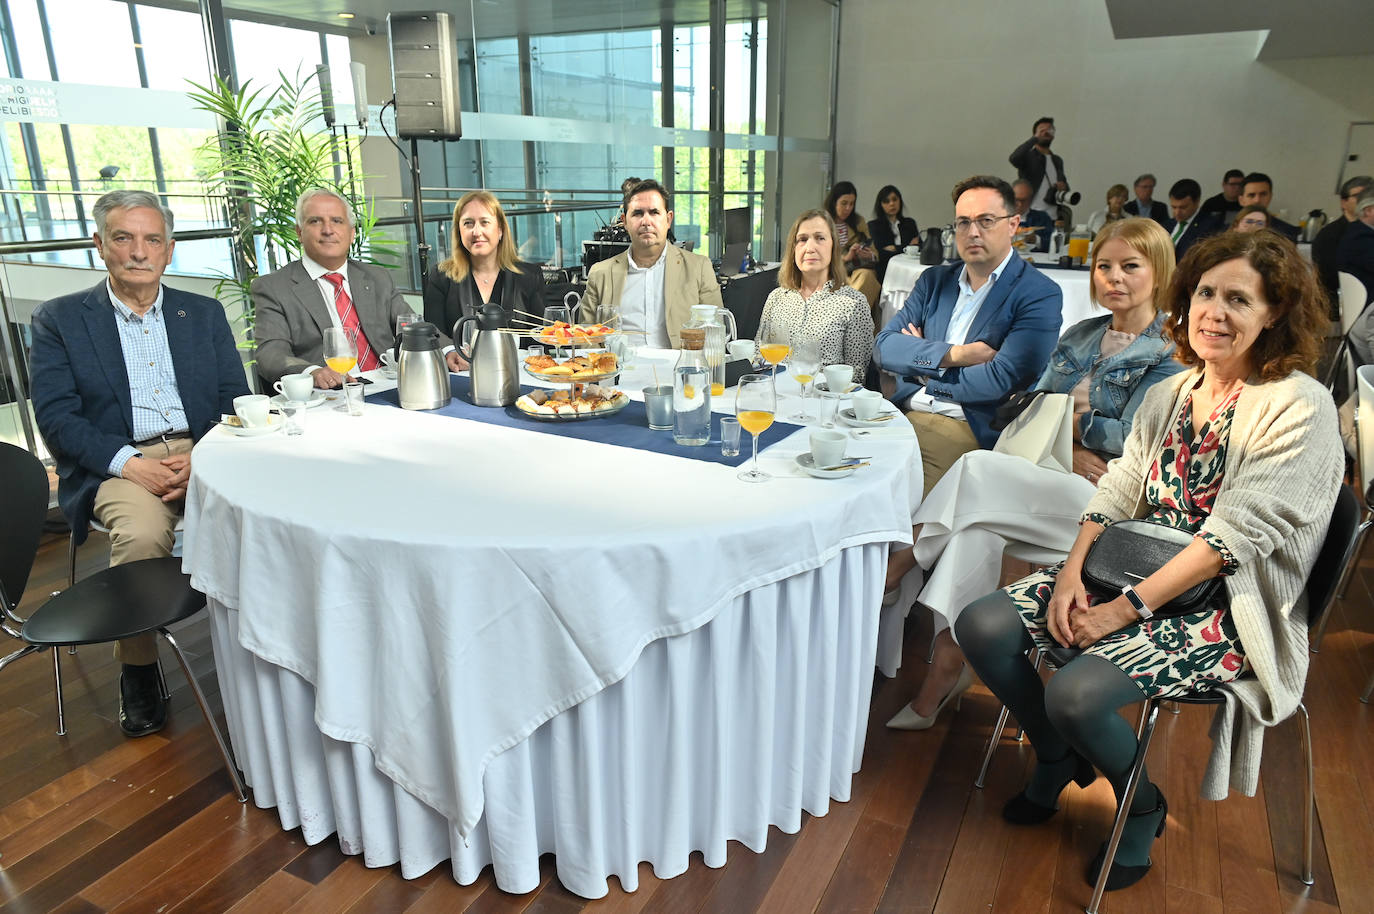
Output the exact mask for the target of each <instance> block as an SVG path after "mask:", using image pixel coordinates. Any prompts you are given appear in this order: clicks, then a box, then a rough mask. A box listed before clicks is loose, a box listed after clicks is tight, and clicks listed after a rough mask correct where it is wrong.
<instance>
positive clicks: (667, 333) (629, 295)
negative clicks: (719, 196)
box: [578, 180, 723, 349]
mask: <svg viewBox="0 0 1374 914" xmlns="http://www.w3.org/2000/svg"><path fill="white" fill-rule="evenodd" d="M672 225H673V209H672V203H671V201H670V200H669V199H668V191H667V190H666V189H664V187H663V185H662V184H659V183H658V182H657V181H652V180H650V181H641V182H639V184H638V185H636V186H635V188H634V190H632V191H631V192H630V199H629V202H628V203H627V204H626V210H625V227H626V228H627V229H628V230H629V232H630V247H629V249H628V250H626V251H623V252H621V253H619V254H616V255H615V256H614V257H610V258H607V259H606V260H603V261H601V262H600V263H597V264H594V265H593V266H592V269H591V272H590V273H588V274H587V294H586V295H584V296H582V307H581V310H580V311H579V317H578V319H579V320H580V321H582V322H583V323H587V324H591V323H595V322H596V321H597V320H599V319H600V318H599V317H598V314H597V311H598V308H599V307H600V306H601V305H602V304H606V305H615V306H617V307H618V309H619V311H620V328H621V329H622V330H626V331H639V332H642V333H643V334H644V340H645V344H646V345H648V346H651V347H653V348H655V349H669V348H671V349H676V348H677V347H678V346H679V345H680V344H681V337H680V331H681V330H682V325H683V324H685V323H687V321H688V319H689V318H691V316H692V306H693V305H715V306H716V307H723V303H722V302H721V298H720V283H718V282H717V281H716V271H715V268H714V267H712V266H711V261H709V260H707V259H706V258H705V257H703V256H701V255H700V254H693V253H691V252H690V251H684V250H682V248H677V247H673V246H671V245H669V244H668V231H669V229H671V228H672Z"/></svg>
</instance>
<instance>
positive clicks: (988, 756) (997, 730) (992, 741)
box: [973, 705, 1011, 790]
mask: <svg viewBox="0 0 1374 914" xmlns="http://www.w3.org/2000/svg"><path fill="white" fill-rule="evenodd" d="M1009 716H1011V712H1010V711H1008V710H1007V706H1006V705H1002V710H1001V711H1000V712H998V714H997V724H996V725H995V726H994V727H993V728H992V736H991V737H989V738H988V751H987V752H985V753H983V767H982V768H980V769H978V780H976V781H974V782H973V786H974V787H977V788H978V789H979V790H982V789H983V779H984V778H986V777H987V776H988V768H989V767H990V766H991V765H992V754H993V753H994V752H996V751H997V744H998V743H999V742H1001V741H1002V731H1003V730H1005V729H1006V726H1007V718H1008V717H1009Z"/></svg>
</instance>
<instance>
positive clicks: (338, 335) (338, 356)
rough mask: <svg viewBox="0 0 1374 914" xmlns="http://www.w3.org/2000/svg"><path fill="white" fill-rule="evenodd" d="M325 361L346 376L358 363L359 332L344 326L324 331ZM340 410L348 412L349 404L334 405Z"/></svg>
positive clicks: (345, 379) (346, 377)
mask: <svg viewBox="0 0 1374 914" xmlns="http://www.w3.org/2000/svg"><path fill="white" fill-rule="evenodd" d="M324 363H325V364H326V365H328V366H329V367H330V368H331V369H332V370H334V371H337V372H338V373H339V374H341V375H343V376H344V381H345V383H346V382H347V381H348V373H349V372H350V371H352V370H353V367H354V366H355V365H357V364H358V338H357V332H356V331H353V330H348V329H346V328H344V327H330V328H328V329H327V330H325V331H324ZM334 409H336V410H338V411H339V412H347V411H348V406H347V404H346V403H345V404H342V405H339V406H336V407H334Z"/></svg>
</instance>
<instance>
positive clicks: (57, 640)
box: [0, 444, 247, 803]
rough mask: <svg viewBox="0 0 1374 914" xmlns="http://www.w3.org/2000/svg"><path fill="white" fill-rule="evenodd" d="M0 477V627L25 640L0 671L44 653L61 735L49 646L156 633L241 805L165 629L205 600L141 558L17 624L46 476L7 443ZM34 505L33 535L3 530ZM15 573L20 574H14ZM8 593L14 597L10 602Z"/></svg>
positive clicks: (177, 564)
mask: <svg viewBox="0 0 1374 914" xmlns="http://www.w3.org/2000/svg"><path fill="white" fill-rule="evenodd" d="M0 478H4V479H5V480H6V482H7V486H6V490H5V491H4V492H3V493H0V512H3V515H4V516H5V517H6V519H7V524H6V525H5V529H4V532H3V534H0V547H3V554H0V572H3V574H0V581H3V584H4V587H5V591H4V595H5V616H6V623H7V624H6V625H5V626H4V628H5V631H6V632H7V633H8V634H10V635H11V636H12V637H17V638H20V639H22V640H23V641H24V642H26V644H25V646H24V647H22V648H20V649H19V650H17V651H15V652H14V653H12V654H10V655H8V656H7V657H4V658H0V670H3V669H4V668H5V667H6V666H8V665H9V664H11V663H13V662H14V661H15V660H18V659H19V658H20V657H23V656H26V655H28V654H32V653H37V652H39V651H44V650H48V649H50V648H51V649H52V651H53V669H54V671H55V674H56V676H57V707H58V712H57V713H58V731H57V732H58V734H59V735H61V734H63V733H65V732H66V727H65V725H64V722H63V719H62V678H61V669H60V666H59V663H58V657H59V655H60V652H59V651H58V650H57V648H59V647H61V646H63V645H76V644H99V643H103V642H109V641H118V640H120V639H121V638H131V637H133V636H135V635H142V634H146V633H148V632H157V633H158V634H159V635H161V636H162V638H163V640H164V641H166V642H167V643H168V644H169V645H170V646H171V648H172V652H173V653H175V654H176V657H177V662H178V663H180V664H181V670H182V672H183V673H185V674H186V681H187V683H189V684H190V686H191V692H192V694H193V695H194V696H195V699H196V704H197V705H199V706H200V713H201V714H202V715H203V716H204V717H205V723H206V724H207V725H208V726H209V727H210V732H211V734H213V735H214V737H215V743H216V745H217V746H218V747H219V752H220V757H221V758H222V759H223V760H224V767H225V770H226V771H228V772H229V779H230V781H231V782H233V785H234V793H235V794H237V795H238V798H239V802H240V803H242V802H244V801H245V800H246V799H247V797H246V795H245V794H244V790H243V781H242V780H241V779H240V777H239V773H238V770H237V769H236V768H235V767H234V759H233V756H231V755H230V754H229V747H228V744H226V743H225V741H224V736H223V735H222V734H221V733H220V730H219V727H218V726H216V725H215V720H214V717H213V716H212V715H211V714H210V709H209V707H208V706H207V705H206V703H205V695H204V693H202V692H201V690H200V685H199V683H197V682H196V678H195V676H194V675H193V674H192V672H191V667H190V664H188V663H187V662H186V655H185V654H183V653H182V651H181V647H180V646H179V645H178V644H177V642H176V639H175V638H173V637H172V635H171V633H170V632H169V631H168V630H167V629H168V626H171V625H174V624H176V623H177V622H180V621H182V620H183V619H187V618H190V617H191V616H193V615H195V614H196V613H198V612H200V610H201V609H203V608H204V607H205V598H204V597H203V596H202V595H201V594H199V593H197V592H196V591H194V590H193V589H191V579H190V578H189V577H187V576H186V575H184V574H182V572H181V560H180V559H177V558H161V559H144V560H143V561H140V562H128V563H126V564H123V565H116V566H114V567H112V568H107V569H105V570H103V571H100V572H98V573H96V574H93V575H91V576H90V577H87V578H84V579H82V580H81V581H78V582H77V583H76V584H75V585H73V586H71V587H69V588H67V589H66V590H64V591H62V592H61V593H57V594H54V595H53V596H52V597H51V598H50V599H49V600H48V602H46V603H44V604H43V605H42V606H40V607H39V608H38V609H37V610H35V611H34V612H33V614H32V615H30V616H29V618H28V620H27V621H24V620H20V619H19V618H18V617H17V616H15V615H14V614H13V612H12V611H11V609H12V607H13V606H17V605H18V602H19V600H18V594H17V593H16V591H22V587H23V585H24V584H25V583H27V579H28V573H29V568H30V567H31V566H32V564H33V559H34V555H35V554H36V553H37V547H38V536H37V531H38V530H41V524H42V519H43V517H44V516H46V514H47V499H48V478H47V471H46V470H45V469H44V468H43V465H42V463H41V462H40V461H39V460H38V458H37V457H35V456H33V455H32V454H30V453H29V452H28V451H25V450H23V449H21V448H17V447H14V446H13V445H9V444H0ZM35 502H37V503H38V504H39V505H41V508H42V513H41V514H40V515H39V516H38V521H37V523H36V524H33V525H32V527H33V532H32V533H26V534H23V535H16V534H15V533H14V532H13V531H12V530H11V529H10V528H17V527H19V526H20V524H19V523H17V521H16V514H17V513H18V511H17V510H16V507H15V503H19V504H20V505H21V508H20V510H22V511H23V512H24V513H25V515H26V517H28V516H31V515H33V514H34V508H33V504H34V503H35ZM21 567H22V573H21V572H20V571H19V569H20V568H21ZM12 588H13V589H12ZM12 593H14V594H15V595H14V596H13V597H11V594H12ZM11 599H12V600H13V602H11ZM9 620H13V621H15V622H17V623H20V624H21V626H22V627H21V628H20V629H19V631H17V632H16V631H15V630H14V629H13V628H12V627H10V625H9V624H8V622H9Z"/></svg>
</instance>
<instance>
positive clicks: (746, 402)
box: [735, 374, 778, 482]
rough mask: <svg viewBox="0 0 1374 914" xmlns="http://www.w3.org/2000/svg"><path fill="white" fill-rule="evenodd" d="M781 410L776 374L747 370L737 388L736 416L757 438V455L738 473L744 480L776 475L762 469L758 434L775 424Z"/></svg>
mask: <svg viewBox="0 0 1374 914" xmlns="http://www.w3.org/2000/svg"><path fill="white" fill-rule="evenodd" d="M777 411H778V393H777V391H776V390H775V389H774V388H773V378H772V376H771V375H766V374H747V375H745V376H744V377H742V378H740V379H739V387H738V388H737V389H736V392H735V417H736V418H737V419H739V424H740V427H741V428H743V429H744V430H746V431H747V432H749V434H750V435H752V436H753V438H754V459H753V460H752V461H751V462H750V465H749V469H748V470H745V471H744V472H742V473H740V474H739V478H740V479H743V480H744V481H745V482H763V481H764V480H765V479H772V478H773V477H772V476H771V475H770V474H768V473H765V472H763V471H762V470H760V469H759V435H761V434H763V432H764V430H765V429H766V428H768V426H770V425H772V424H773V417H774V415H775V414H776V413H777Z"/></svg>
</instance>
